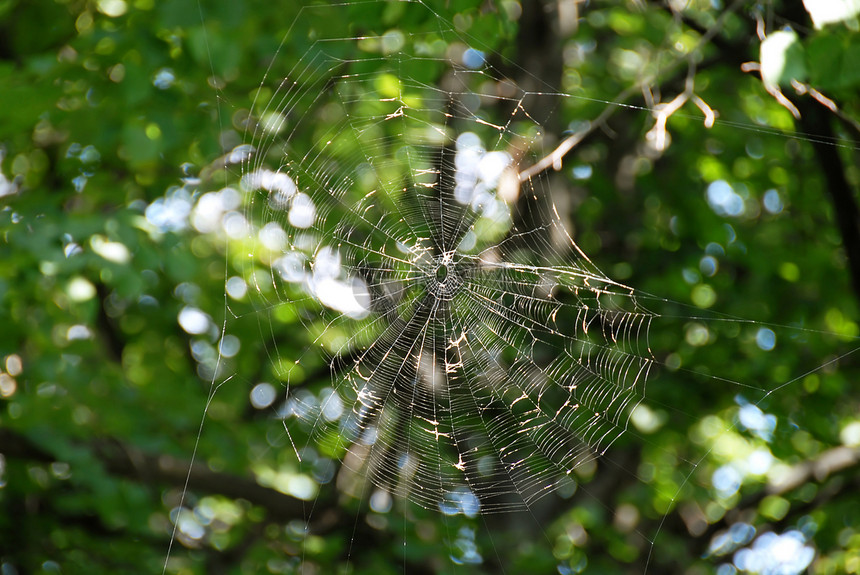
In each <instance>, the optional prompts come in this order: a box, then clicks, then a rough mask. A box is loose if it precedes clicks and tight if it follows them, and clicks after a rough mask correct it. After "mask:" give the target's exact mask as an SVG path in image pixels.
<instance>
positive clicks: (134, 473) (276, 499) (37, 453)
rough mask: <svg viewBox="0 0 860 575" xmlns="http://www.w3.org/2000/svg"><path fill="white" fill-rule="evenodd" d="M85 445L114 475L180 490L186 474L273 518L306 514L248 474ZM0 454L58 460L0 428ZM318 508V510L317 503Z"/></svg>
mask: <svg viewBox="0 0 860 575" xmlns="http://www.w3.org/2000/svg"><path fill="white" fill-rule="evenodd" d="M86 447H87V448H88V449H89V450H90V451H92V452H93V453H95V454H96V455H97V456H98V458H99V459H100V460H101V461H102V463H103V464H104V466H105V469H106V470H107V471H109V472H110V473H113V474H115V475H119V476H122V477H127V478H129V479H133V480H136V481H141V482H143V483H147V484H152V485H169V486H171V487H177V488H180V489H184V488H185V480H186V475H187V477H188V489H192V490H197V491H202V492H204V493H217V494H221V495H224V496H226V497H230V498H233V499H245V500H246V501H249V502H250V503H252V504H254V505H259V506H261V507H264V508H265V509H266V510H267V511H268V514H269V517H270V518H272V519H275V520H279V521H289V520H293V519H297V518H303V517H304V516H305V511H306V510H305V506H304V503H303V502H302V501H300V500H298V499H295V498H294V497H291V496H289V495H285V494H283V493H281V492H279V491H276V490H274V489H270V488H268V487H263V486H262V485H260V484H259V483H257V482H256V481H254V480H253V479H252V478H250V477H242V476H238V475H233V474H230V473H222V472H219V471H212V470H211V469H209V468H208V467H207V466H205V465H204V464H202V463H199V462H195V463H193V464H191V463H190V462H189V461H187V460H184V459H179V458H177V457H173V456H170V455H156V454H152V453H146V452H144V451H142V450H141V449H138V448H137V447H134V446H130V445H126V444H121V443H119V442H117V441H94V442H91V443H89V444H87V445H86ZM0 453H2V454H3V455H5V456H6V457H8V458H13V459H24V460H29V461H39V462H45V463H49V462H54V461H57V458H56V457H55V456H54V455H53V454H52V453H50V452H49V451H48V450H46V449H43V448H42V447H40V446H38V445H36V443H35V442H33V441H32V440H31V439H29V438H28V437H27V436H25V435H22V434H20V433H18V432H16V431H12V430H10V429H0ZM189 469H190V471H189ZM317 507H318V509H317V513H319V512H320V509H319V505H318V506H317Z"/></svg>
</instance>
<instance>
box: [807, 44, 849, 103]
mask: <svg viewBox="0 0 860 575" xmlns="http://www.w3.org/2000/svg"><path fill="white" fill-rule="evenodd" d="M806 53H807V56H808V58H809V71H810V81H811V82H812V85H813V86H814V87H815V88H817V89H819V90H836V89H842V88H850V87H852V86H856V85H858V84H860V66H858V65H857V62H858V61H860V37H858V36H857V35H856V34H855V35H843V36H840V35H834V34H818V35H816V36H814V37H813V38H812V39H811V40H810V41H809V44H808V46H807V48H806Z"/></svg>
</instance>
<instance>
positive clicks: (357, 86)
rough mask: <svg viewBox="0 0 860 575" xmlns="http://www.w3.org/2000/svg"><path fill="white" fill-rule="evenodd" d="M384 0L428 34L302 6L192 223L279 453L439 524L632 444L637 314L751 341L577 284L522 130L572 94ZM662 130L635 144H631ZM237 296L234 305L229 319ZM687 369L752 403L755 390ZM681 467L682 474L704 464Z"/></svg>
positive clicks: (646, 363)
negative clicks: (211, 260)
mask: <svg viewBox="0 0 860 575" xmlns="http://www.w3.org/2000/svg"><path fill="white" fill-rule="evenodd" d="M407 4H408V7H409V9H414V10H417V11H423V12H424V16H423V18H424V19H425V20H426V19H427V18H426V16H427V15H428V14H429V15H430V20H431V21H434V22H435V24H434V26H432V27H431V28H430V29H429V30H428V31H426V32H424V33H413V34H411V35H409V36H407V35H404V34H403V33H401V32H399V31H397V30H396V29H392V30H390V31H388V32H384V33H381V35H376V34H377V33H375V34H370V33H368V34H356V32H355V31H353V30H351V29H349V27H348V26H344V25H341V24H336V23H343V22H344V21H345V19H348V14H349V12H350V9H351V7H355V6H360V7H362V8H365V7H367V6H378V7H379V9H380V10H381V11H382V10H384V8H385V6H387V3H385V2H375V1H370V2H358V3H347V4H338V5H332V6H315V7H312V8H305V9H302V10H301V11H300V13H299V15H298V17H297V18H296V20H295V23H294V26H295V29H291V30H290V31H289V32H288V33H287V34H286V36H285V37H284V40H283V43H282V45H281V47H280V48H279V50H278V52H277V54H276V55H275V57H274V59H273V61H272V64H271V65H270V67H269V69H268V70H267V72H266V74H265V77H264V79H263V81H262V83H261V84H260V86H259V88H258V90H257V92H256V95H255V98H254V103H253V105H252V106H251V107H250V109H248V110H231V112H232V120H233V124H234V126H233V127H234V128H235V129H237V131H241V132H243V134H244V137H243V139H242V143H241V144H239V145H238V146H236V147H235V148H233V149H232V151H231V152H230V153H228V154H227V156H226V157H225V162H224V163H225V164H226V165H227V168H228V172H229V176H230V177H231V178H232V182H230V185H229V186H228V187H226V188H224V189H222V190H220V191H219V192H214V193H210V194H207V195H206V196H203V198H201V200H200V201H199V202H198V207H197V208H195V210H196V212H195V214H194V215H193V217H199V218H201V219H203V220H206V218H207V217H208V216H206V215H205V214H206V213H207V209H208V208H206V209H203V208H201V206H204V208H205V205H204V204H206V201H205V199H206V198H207V197H208V198H209V200H211V201H210V203H211V204H212V206H214V207H212V209H211V210H210V211H211V213H212V214H214V216H213V217H216V218H217V219H219V221H220V224H219V225H222V227H223V232H224V234H225V235H226V236H227V238H228V247H227V252H228V254H227V257H228V264H229V266H230V267H232V268H233V269H237V270H239V271H238V272H237V273H236V275H235V276H232V277H227V278H226V280H227V281H226V284H227V285H226V292H227V293H226V296H229V298H228V318H227V320H226V322H225V327H224V330H223V332H224V334H226V333H227V332H229V331H230V326H231V324H232V323H233V322H239V321H244V320H245V319H250V320H252V321H253V322H255V323H257V324H258V325H259V328H260V337H261V340H262V342H263V346H264V348H265V352H266V354H267V356H268V360H269V365H267V366H265V367H264V368H263V372H266V371H270V376H271V378H272V379H274V380H278V381H279V382H280V383H281V384H282V385H283V394H282V395H281V396H280V397H278V396H276V395H274V394H273V392H272V390H273V387H272V386H271V385H269V384H265V385H262V384H258V385H257V386H256V387H254V390H253V391H252V394H251V401H252V404H254V406H255V407H257V408H260V409H262V408H271V409H273V410H274V411H275V415H276V417H277V418H278V419H282V420H283V422H284V429H285V435H286V437H287V440H288V441H287V442H286V444H285V445H282V447H284V448H285V449H289V448H292V450H294V451H295V453H296V455H297V456H298V458H299V459H300V460H302V461H303V462H305V463H306V464H307V465H308V466H309V467H314V466H315V465H316V464H319V463H321V462H325V461H327V460H328V459H335V460H338V461H339V462H340V465H339V466H338V468H337V469H336V470H335V471H333V472H331V473H329V472H328V471H326V472H325V473H319V474H315V478H316V479H317V480H318V483H320V484H323V483H327V482H333V483H335V484H336V486H337V488H338V489H339V490H340V491H341V492H343V493H347V494H350V495H353V496H355V497H361V498H364V497H369V498H370V505H371V507H372V508H373V509H374V510H379V509H383V508H384V509H386V510H387V508H389V507H390V500H391V496H396V497H399V498H405V499H408V500H409V501H411V502H413V503H415V504H417V505H419V506H421V507H424V508H426V509H431V510H438V511H441V512H442V513H444V514H445V515H457V514H461V515H464V516H467V517H474V516H476V515H479V514H490V513H498V512H514V511H517V510H526V511H530V510H532V509H533V508H534V506H535V504H536V502H537V501H538V500H539V499H540V498H541V497H543V496H545V495H547V494H549V493H551V492H553V491H555V490H562V491H564V492H567V493H570V492H572V490H573V489H574V488H575V487H576V485H575V484H576V483H578V478H577V477H576V475H577V470H580V471H581V470H582V468H588V464H589V463H591V462H593V460H594V459H595V458H597V457H599V456H602V455H604V454H606V453H607V450H609V448H610V447H611V446H612V444H613V443H614V442H615V441H616V440H617V439H618V438H619V437H621V436H622V435H623V434H625V432H633V433H636V431H635V430H634V429H630V421H631V416H632V415H634V414H635V413H636V411H637V407H638V406H640V403H641V402H643V400H644V399H646V397H647V398H648V399H649V400H650V399H651V397H650V394H646V391H647V390H646V384H647V383H648V380H649V374H651V373H652V372H653V371H655V370H656V369H663V370H666V369H667V368H668V369H669V370H675V369H677V366H676V365H673V364H672V360H666V358H665V356H660V354H659V353H657V352H655V351H652V348H653V346H652V345H651V343H650V342H649V338H650V336H651V335H655V336H657V337H662V336H664V335H665V334H664V331H663V328H662V327H658V326H657V325H656V324H657V322H661V321H664V320H667V323H669V324H671V328H670V329H674V330H676V331H678V332H679V333H680V338H681V339H684V338H685V337H686V339H687V341H688V342H690V341H692V340H696V339H697V340H699V341H708V339H709V335H708V334H709V333H714V332H715V330H718V329H719V328H720V325H719V324H721V323H725V326H726V330H727V333H729V334H731V335H730V338H734V339H735V340H737V341H735V342H734V344H736V345H738V346H743V345H749V344H750V342H751V340H750V338H749V337H747V338H745V339H744V338H741V337H739V336H738V334H739V333H740V332H741V331H742V328H744V327H746V326H749V327H750V329H751V332H752V333H761V332H762V330H763V329H764V330H765V333H767V332H770V335H771V336H772V335H774V334H773V332H771V331H770V328H763V327H762V326H763V324H757V323H755V322H749V321H746V320H737V318H728V317H723V316H718V315H717V314H709V313H707V312H703V311H702V310H700V309H698V308H694V309H695V313H694V314H693V315H692V316H691V315H690V312H689V309H690V308H689V307H687V308H681V309H680V311H679V305H678V304H676V303H675V302H671V301H669V300H664V299H662V298H658V297H654V296H651V295H649V294H647V293H645V292H641V291H638V290H634V289H633V288H631V287H628V286H626V285H624V284H623V283H620V282H617V281H614V280H612V279H611V278H610V277H609V276H607V275H606V274H604V273H603V272H602V271H601V270H600V269H598V267H597V266H596V265H595V264H594V263H592V261H591V260H590V259H589V257H588V256H587V255H586V253H585V252H584V251H583V250H582V249H580V247H579V246H578V245H577V242H576V241H575V239H574V235H573V234H572V232H571V231H570V230H571V229H572V225H571V223H570V221H569V220H570V219H571V213H570V209H571V208H570V206H569V205H568V204H569V200H568V199H567V197H566V196H567V195H568V194H569V191H568V190H566V189H565V188H564V186H559V185H558V181H556V180H555V179H554V178H553V177H552V176H551V175H549V174H547V173H546V172H545V171H543V170H536V169H535V166H539V165H540V164H541V162H543V161H544V160H545V158H547V157H549V156H548V155H549V154H550V152H552V150H553V148H554V146H555V144H556V143H557V142H555V141H553V140H552V139H551V138H550V137H548V136H547V134H545V133H544V132H543V129H542V127H541V124H542V122H541V121H539V120H538V119H537V118H536V117H535V116H537V115H538V111H539V113H540V116H541V119H544V118H543V117H544V116H545V115H546V111H547V109H549V111H550V115H551V114H552V112H553V111H554V108H555V107H557V106H559V101H560V100H563V99H566V98H573V97H574V96H572V95H571V94H564V93H557V92H555V91H553V90H551V89H549V88H548V89H546V90H543V91H541V86H543V85H542V84H541V82H540V80H539V79H536V78H534V77H532V76H530V75H529V74H528V73H527V72H526V71H524V70H521V69H519V68H516V66H515V65H513V64H512V63H510V62H508V61H506V60H505V59H504V58H503V57H502V56H500V55H498V54H490V55H488V54H485V53H483V52H481V51H479V50H478V49H476V48H475V46H480V41H478V40H476V39H475V38H472V37H470V36H468V35H466V34H464V33H461V32H458V31H457V26H456V25H455V24H454V23H451V22H448V21H446V20H445V18H444V16H443V15H441V14H439V13H437V12H434V11H433V9H432V8H431V7H429V6H428V5H427V4H425V3H424V2H420V1H416V2H408V3H407ZM416 18H418V19H419V20H421V18H422V17H416ZM307 30H310V33H309V34H306V31H307ZM507 67H510V68H511V69H513V70H514V71H515V72H516V73H517V74H523V75H525V76H526V77H527V79H528V80H529V82H522V83H520V84H518V83H517V82H516V81H515V80H512V79H510V77H509V72H510V71H511V70H508V69H507ZM526 83H531V84H533V85H535V86H537V88H534V87H532V88H531V89H528V90H527V89H524V88H522V87H521V84H522V85H524V84H526ZM605 103H607V104H611V103H612V100H611V99H609V100H608V101H607V102H605ZM646 111H647V112H648V113H649V114H650V113H651V112H653V110H646ZM696 120H697V121H700V120H701V118H697V119H696ZM664 121H665V120H664ZM664 127H665V124H664ZM733 127H734V128H737V129H749V128H750V127H749V126H742V125H735V126H733ZM667 136H668V134H667V133H666V132H665V130H664V131H663V132H662V133H661V132H659V131H657V130H655V131H652V132H651V133H649V138H651V141H652V143H654V142H658V143H657V144H654V145H662V146H666V145H668V144H667V143H666V142H665V141H663V142H662V144H660V143H659V142H660V138H661V137H662V138H666V137H667ZM729 199H732V198H729ZM216 204H217V205H216ZM712 207H713V206H712ZM718 207H719V208H720V209H726V210H728V209H730V208H731V206H729V205H728V204H725V205H723V204H720V205H719V206H718ZM714 209H715V210H717V208H714ZM222 217H223V218H222ZM206 221H208V220H206ZM195 227H197V228H198V229H201V226H198V225H197V224H195ZM203 227H206V226H203ZM213 229H214V226H213ZM230 273H232V272H228V274H230ZM246 288H247V289H246ZM246 302H249V303H250V305H251V306H252V308H253V311H251V312H240V311H235V310H239V309H242V305H239V303H241V304H244V303H246ZM657 308H662V309H660V310H659V311H657ZM675 316H678V317H675ZM705 316H707V317H705ZM679 318H680V321H678V320H679ZM771 327H774V326H771ZM652 328H653V329H652ZM748 331H749V330H748ZM652 332H653V333H652ZM222 335H223V334H222ZM702 338H704V340H703V339H702ZM754 339H755V337H753V341H754ZM800 339H802V338H800ZM798 343H802V342H800V341H799V340H798ZM724 344H725V340H724ZM693 345H701V344H693ZM729 345H731V344H729ZM660 347H661V349H663V348H664V347H665V345H661V346H660ZM739 357H741V356H739ZM658 358H659V359H658ZM667 364H668V365H667ZM321 372H322V373H323V375H322V376H321V375H320V373H321ZM689 375H690V376H692V377H695V378H697V379H698V380H700V381H701V380H704V381H705V382H707V383H708V384H710V385H713V384H714V383H715V382H716V383H717V384H718V385H728V386H735V387H736V388H737V389H738V392H739V393H740V392H742V393H743V394H744V395H745V396H746V397H747V398H748V399H749V401H750V402H751V404H752V405H758V403H759V401H761V400H762V398H765V397H767V396H768V395H769V394H770V393H772V392H773V391H775V390H776V389H778V387H777V386H774V385H771V384H769V383H764V382H762V383H758V382H756V383H754V384H749V383H740V382H736V381H732V380H731V379H728V378H725V379H724V378H722V377H720V376H712V375H709V374H693V373H690V374H689ZM211 376H212V381H213V384H214V382H215V381H218V380H220V378H221V377H222V376H223V374H219V373H217V370H216V371H213V372H212V373H211ZM320 380H323V381H325V382H326V383H325V384H323V385H322V387H320V385H319V382H320ZM785 381H789V383H790V382H791V381H794V379H788V378H786V379H784V380H783V384H784V385H787V383H784V382H785ZM276 385H277V383H276ZM767 385H771V388H767V387H766V386H767ZM216 391H217V388H216ZM270 406H271V407H270ZM660 407H663V408H668V409H670V410H675V412H676V413H677V412H681V413H683V414H684V415H685V416H686V417H688V418H691V419H692V420H694V421H696V420H699V419H700V414H699V415H694V414H690V413H687V412H685V411H684V406H671V405H670V406H666V405H662V406H660ZM198 439H199V438H198ZM639 439H644V438H642V437H641V436H640V437H639ZM644 440H645V441H646V442H647V439H644ZM610 456H611V450H610ZM684 457H685V456H684V455H679V456H678V458H677V459H675V461H676V462H681V464H686V465H687V468H686V469H684V470H683V472H682V475H683V481H682V483H686V482H687V481H688V480H689V479H690V478H691V477H692V475H693V472H694V470H695V469H696V467H698V465H699V463H700V462H701V461H703V460H704V458H702V459H698V460H697V459H695V458H694V459H692V460H685V459H684ZM610 464H611V463H610ZM626 472H627V473H630V474H636V473H637V472H636V471H635V470H632V469H631V470H627V471H626ZM679 494H680V490H678V489H676V491H675V492H673V493H670V494H669V496H668V497H669V498H670V499H671V501H670V502H669V503H668V504H667V506H666V510H665V515H663V519H664V520H665V517H666V515H668V513H669V508H670V507H671V504H672V502H673V501H674V499H675V498H677V497H678V496H679ZM302 497H303V498H305V499H313V497H314V494H313V492H312V491H309V492H307V493H303V494H302ZM659 528H661V527H658V529H659ZM643 537H644V538H645V539H646V540H647V541H648V542H649V544H650V545H651V546H652V547H653V539H654V538H655V537H656V535H655V534H652V533H649V534H644V535H643Z"/></svg>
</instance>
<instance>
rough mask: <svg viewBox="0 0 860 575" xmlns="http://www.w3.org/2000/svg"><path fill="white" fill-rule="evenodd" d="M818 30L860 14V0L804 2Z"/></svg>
mask: <svg viewBox="0 0 860 575" xmlns="http://www.w3.org/2000/svg"><path fill="white" fill-rule="evenodd" d="M803 7H804V8H806V11H807V12H809V15H810V16H811V17H812V22H813V23H814V24H815V27H816V28H822V27H824V26H826V25H828V24H838V23H839V22H844V21H845V20H850V19H851V18H855V17H856V16H857V15H858V14H860V0H803Z"/></svg>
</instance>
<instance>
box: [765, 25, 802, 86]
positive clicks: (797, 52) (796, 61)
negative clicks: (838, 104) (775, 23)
mask: <svg viewBox="0 0 860 575" xmlns="http://www.w3.org/2000/svg"><path fill="white" fill-rule="evenodd" d="M806 74H807V72H806V61H805V57H804V52H803V45H802V44H801V43H800V39H799V38H798V37H797V34H796V33H795V32H794V30H780V31H778V32H774V33H773V34H771V35H769V36H768V37H767V38H765V39H764V41H763V42H762V43H761V79H762V81H763V82H764V84H765V86H768V87H774V86H787V85H789V84H790V83H791V81H792V80H800V81H804V80H806Z"/></svg>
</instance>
